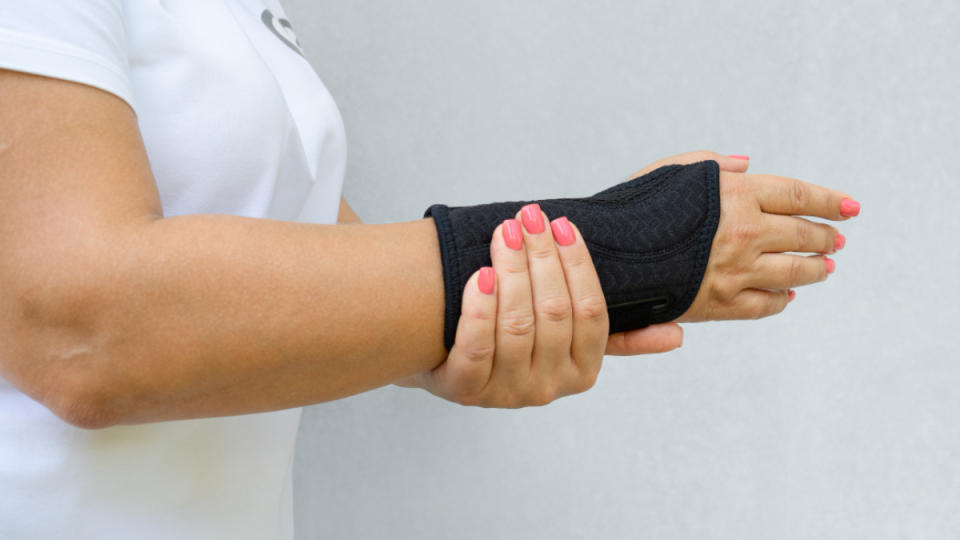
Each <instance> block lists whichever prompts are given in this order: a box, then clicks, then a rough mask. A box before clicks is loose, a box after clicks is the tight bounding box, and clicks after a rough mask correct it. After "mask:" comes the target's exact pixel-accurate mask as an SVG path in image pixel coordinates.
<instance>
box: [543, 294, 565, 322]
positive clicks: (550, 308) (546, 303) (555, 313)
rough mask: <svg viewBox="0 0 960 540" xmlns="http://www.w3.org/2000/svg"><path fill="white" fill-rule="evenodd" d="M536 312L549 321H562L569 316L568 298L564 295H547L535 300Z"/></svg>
mask: <svg viewBox="0 0 960 540" xmlns="http://www.w3.org/2000/svg"><path fill="white" fill-rule="evenodd" d="M537 313H538V314H539V315H540V316H542V317H543V318H544V319H545V320H547V321H550V322H559V321H564V320H566V319H569V318H570V315H571V307H570V298H569V297H565V296H559V295H557V296H548V297H546V298H543V299H542V300H540V301H539V302H537Z"/></svg>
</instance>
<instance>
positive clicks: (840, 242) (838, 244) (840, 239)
mask: <svg viewBox="0 0 960 540" xmlns="http://www.w3.org/2000/svg"><path fill="white" fill-rule="evenodd" d="M845 245H847V237H846V236H844V235H842V234H840V233H837V239H836V240H835V241H834V242H833V250H834V251H839V250H841V249H843V246H845Z"/></svg>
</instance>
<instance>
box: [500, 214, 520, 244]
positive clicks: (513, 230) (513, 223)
mask: <svg viewBox="0 0 960 540" xmlns="http://www.w3.org/2000/svg"><path fill="white" fill-rule="evenodd" d="M503 241H504V243H505V244H507V247H508V248H510V249H520V248H522V247H523V231H522V230H521V229H520V222H519V221H517V220H515V219H508V220H506V221H504V222H503Z"/></svg>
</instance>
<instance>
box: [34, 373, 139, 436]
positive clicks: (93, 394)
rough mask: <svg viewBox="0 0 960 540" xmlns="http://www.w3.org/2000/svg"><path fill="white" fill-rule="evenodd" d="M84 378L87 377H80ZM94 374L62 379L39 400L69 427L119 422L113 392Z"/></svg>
mask: <svg viewBox="0 0 960 540" xmlns="http://www.w3.org/2000/svg"><path fill="white" fill-rule="evenodd" d="M83 379H88V380H83ZM95 379H96V377H82V378H77V379H74V380H70V381H66V382H65V383H63V384H61V385H60V386H59V387H58V388H57V390H56V391H55V392H53V393H52V394H50V395H47V396H45V398H44V399H43V400H42V403H43V404H44V405H45V406H46V407H47V408H48V409H50V412H52V413H53V414H55V415H56V416H57V417H59V418H60V419H61V420H63V421H64V422H66V423H68V424H70V425H71V426H74V427H77V428H81V429H88V430H95V429H104V428H108V427H112V426H115V425H118V424H120V423H122V416H123V415H122V414H121V410H122V409H121V408H120V407H118V406H117V398H116V395H115V393H114V392H113V391H112V390H111V389H109V388H107V387H106V385H105V384H103V383H102V382H100V381H97V380H95Z"/></svg>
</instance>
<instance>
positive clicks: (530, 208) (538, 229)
mask: <svg viewBox="0 0 960 540" xmlns="http://www.w3.org/2000/svg"><path fill="white" fill-rule="evenodd" d="M520 219H522V220H523V228H524V229H526V230H527V232H528V233H530V234H540V233H542V232H543V231H544V230H545V228H546V226H545V225H544V224H543V214H541V213H540V205H539V204H537V203H531V204H528V205H526V206H524V207H523V208H522V209H520Z"/></svg>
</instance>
